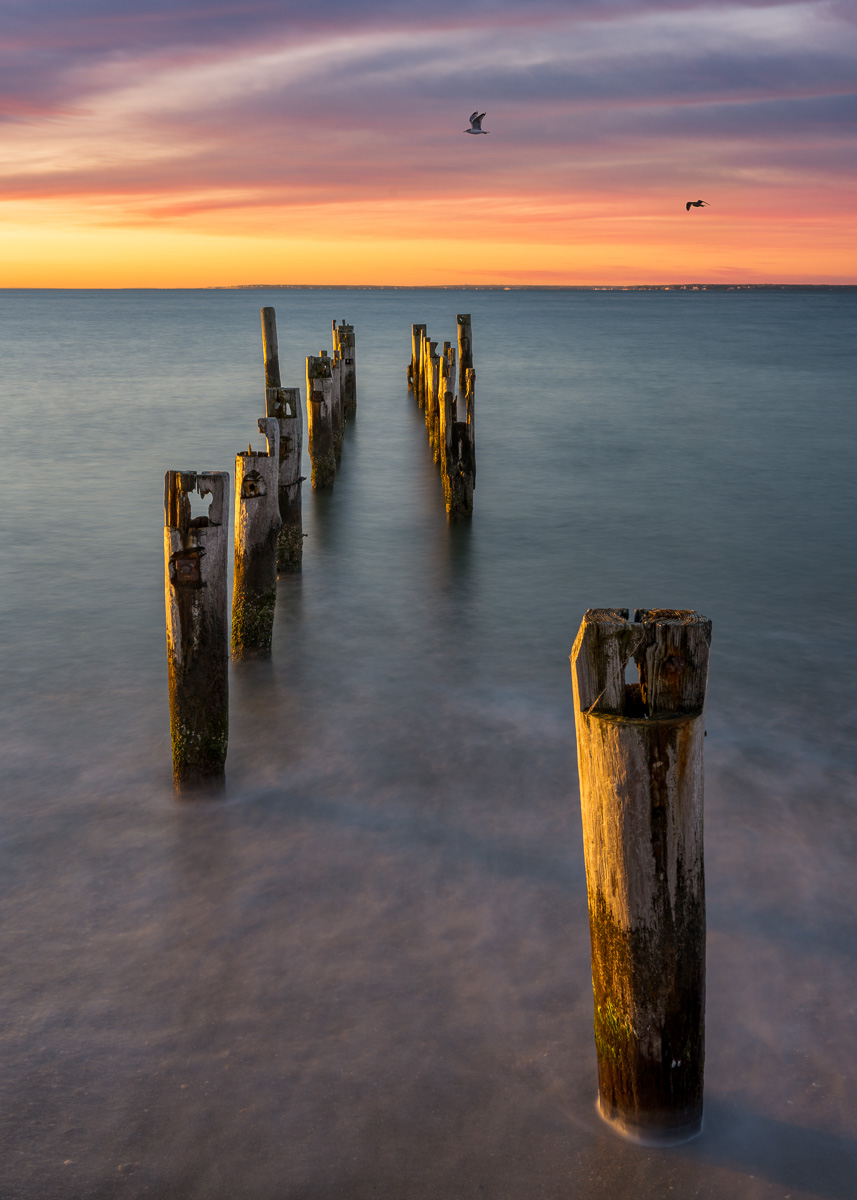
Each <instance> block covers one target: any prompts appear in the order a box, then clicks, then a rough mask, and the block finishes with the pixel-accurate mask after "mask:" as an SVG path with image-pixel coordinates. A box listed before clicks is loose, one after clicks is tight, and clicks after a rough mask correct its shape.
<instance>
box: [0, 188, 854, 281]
mask: <svg viewBox="0 0 857 1200" xmlns="http://www.w3.org/2000/svg"><path fill="white" fill-rule="evenodd" d="M765 200H766V197H764V196H760V197H749V198H748V197H747V196H746V195H742V196H740V197H737V196H735V197H729V196H723V195H721V196H716V197H715V202H714V203H713V204H712V207H711V208H708V209H706V210H704V211H703V212H697V211H695V210H694V211H692V212H690V213H686V212H685V210H684V206H683V204H681V203H679V204H677V203H676V200H675V197H674V196H664V195H662V196H657V197H653V196H649V197H648V198H647V202H646V205H645V206H643V205H641V203H640V202H639V201H635V200H633V199H631V198H622V197H619V198H616V197H605V198H603V199H602V200H598V199H597V198H593V197H591V196H590V197H588V198H587V199H586V201H585V202H578V203H572V202H569V200H568V199H567V198H566V197H562V196H553V197H551V196H505V197H503V198H501V199H499V200H492V199H490V198H486V197H485V196H473V197H456V198H449V199H442V198H431V199H425V200H423V199H419V198H416V199H415V198H413V197H407V198H404V199H402V200H399V199H396V198H387V199H383V200H374V201H370V200H356V201H352V202H348V201H342V202H338V203H326V204H324V203H322V204H305V205H293V206H288V207H284V206H276V205H269V206H262V205H259V204H258V202H257V203H256V204H253V203H252V202H250V203H249V204H247V203H245V201H244V200H243V198H242V197H241V196H240V195H237V196H236V195H231V194H225V195H221V196H217V197H212V196H207V197H205V198H202V199H198V198H194V197H190V196H170V195H161V196H147V197H145V198H139V197H137V198H129V197H104V198H91V199H86V200H84V199H82V198H80V197H75V198H73V199H70V200H68V201H62V200H60V199H58V198H52V199H49V200H46V199H38V200H34V201H31V202H30V203H26V202H23V201H20V200H19V201H15V202H12V201H7V202H6V203H5V204H0V262H2V267H0V286H3V287H11V288H18V287H60V288H62V287H70V288H75V287H78V288H86V287H97V288H119V287H167V288H169V287H216V286H234V285H237V284H250V283H270V284H313V285H337V284H350V285H359V284H365V285H371V286H382V285H385V284H387V285H391V286H420V285H424V286H431V285H442V284H448V285H456V284H465V283H470V284H480V283H481V284H502V283H513V284H519V285H520V284H527V283H532V284H557V285H561V284H579V285H585V284H608V283H609V284H631V283H674V282H683V281H688V280H693V281H699V280H704V281H708V282H712V283H718V282H720V283H734V282H740V283H767V282H774V283H811V282H816V283H854V282H857V252H855V246H857V238H855V233H857V229H856V228H855V226H857V221H855V220H854V217H853V216H851V218H850V219H849V218H848V215H847V214H845V215H843V213H841V212H840V213H839V215H838V220H837V221H836V222H833V221H831V220H830V219H828V218H826V217H817V216H815V215H814V214H813V213H812V211H811V210H810V211H807V207H806V205H805V203H802V201H803V198H802V197H800V196H795V197H794V203H793V205H791V206H787V205H785V204H784V203H783V198H782V197H780V198H779V202H778V207H777V209H776V210H775V211H773V212H772V211H770V210H768V209H767V207H766V204H765ZM739 205H740V207H738V206H739Z"/></svg>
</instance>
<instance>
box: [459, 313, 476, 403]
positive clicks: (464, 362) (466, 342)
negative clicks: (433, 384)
mask: <svg viewBox="0 0 857 1200" xmlns="http://www.w3.org/2000/svg"><path fill="white" fill-rule="evenodd" d="M455 320H456V322H457V324H458V394H459V396H463V395H464V392H465V387H466V382H465V381H466V374H465V372H466V371H467V369H468V367H472V366H473V331H472V329H471V326H470V313H459V314H458V316H457V317H456V318H455Z"/></svg>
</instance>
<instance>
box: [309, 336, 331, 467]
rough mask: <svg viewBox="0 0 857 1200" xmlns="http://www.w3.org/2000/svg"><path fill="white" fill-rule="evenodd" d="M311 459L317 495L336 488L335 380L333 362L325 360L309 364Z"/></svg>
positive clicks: (311, 359)
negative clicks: (321, 490)
mask: <svg viewBox="0 0 857 1200" xmlns="http://www.w3.org/2000/svg"><path fill="white" fill-rule="evenodd" d="M306 381H307V414H308V418H309V419H308V424H309V456H310V462H311V463H312V487H313V490H314V491H318V490H319V489H323V488H332V487H333V484H334V480H335V479H336V453H335V446H334V433H333V379H332V377H331V361H330V359H329V358H325V357H319V358H315V357H312V356H310V357H308V358H307V360H306Z"/></svg>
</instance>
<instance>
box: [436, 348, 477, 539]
mask: <svg viewBox="0 0 857 1200" xmlns="http://www.w3.org/2000/svg"><path fill="white" fill-rule="evenodd" d="M475 380H477V372H475V371H474V370H473V367H469V368H468V371H467V378H466V379H465V388H466V396H465V400H463V401H462V398H461V397H460V396H459V397H456V398H455V400H454V398H453V396H451V392H448V397H449V398H448V400H447V398H444V410H443V424H444V432H443V442H442V446H443V450H442V455H441V475H442V479H443V494H444V499H445V502H447V517H448V518H449V521H450V522H454V521H463V520H466V518H468V517H472V516H473V490H474V487H475V486H477V450H475V444H474V440H473V428H474V426H473V424H472V419H473V414H474V409H475ZM462 404H463V406H465V408H466V419H465V420H463V421H460V420H457V416H459V410H460V409H461V407H462Z"/></svg>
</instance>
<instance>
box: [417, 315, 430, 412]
mask: <svg viewBox="0 0 857 1200" xmlns="http://www.w3.org/2000/svg"><path fill="white" fill-rule="evenodd" d="M430 344H431V343H430V341H429V336H428V334H427V333H426V331H425V330H422V332H421V333H420V363H419V375H418V387H417V400H418V401H419V404H420V408H423V407H424V406H425V402H426V378H427V368H426V359H427V357H428V353H429V346H430Z"/></svg>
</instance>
